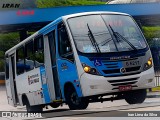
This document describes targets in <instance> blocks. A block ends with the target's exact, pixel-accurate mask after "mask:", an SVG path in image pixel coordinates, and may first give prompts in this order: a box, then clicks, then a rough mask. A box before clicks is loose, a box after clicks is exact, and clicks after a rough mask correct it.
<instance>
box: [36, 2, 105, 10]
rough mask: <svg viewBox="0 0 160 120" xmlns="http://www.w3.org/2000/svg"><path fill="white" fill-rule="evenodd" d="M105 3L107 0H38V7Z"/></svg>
mask: <svg viewBox="0 0 160 120" xmlns="http://www.w3.org/2000/svg"><path fill="white" fill-rule="evenodd" d="M105 3H106V2H100V1H96V0H37V6H38V8H49V7H56V6H76V5H100V4H105Z"/></svg>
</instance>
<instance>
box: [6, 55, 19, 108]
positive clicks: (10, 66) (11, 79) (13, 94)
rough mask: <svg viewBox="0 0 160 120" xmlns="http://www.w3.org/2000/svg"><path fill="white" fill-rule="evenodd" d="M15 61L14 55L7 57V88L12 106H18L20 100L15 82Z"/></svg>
mask: <svg viewBox="0 0 160 120" xmlns="http://www.w3.org/2000/svg"><path fill="white" fill-rule="evenodd" d="M15 82H16V81H15V61H14V55H12V56H9V57H8V58H6V89H7V99H8V103H9V104H10V105H12V106H16V103H17V102H18V97H17V91H16V90H17V89H16V83H15Z"/></svg>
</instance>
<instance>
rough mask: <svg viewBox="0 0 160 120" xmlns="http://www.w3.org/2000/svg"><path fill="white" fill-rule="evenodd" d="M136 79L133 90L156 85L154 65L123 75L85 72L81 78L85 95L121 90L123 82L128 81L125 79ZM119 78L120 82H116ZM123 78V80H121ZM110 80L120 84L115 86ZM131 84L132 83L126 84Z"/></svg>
mask: <svg viewBox="0 0 160 120" xmlns="http://www.w3.org/2000/svg"><path fill="white" fill-rule="evenodd" d="M132 79H133V80H134V79H136V80H135V81H136V83H134V84H131V86H132V90H136V89H147V88H152V87H154V86H155V80H154V70H153V67H152V68H150V69H148V70H146V71H144V72H141V73H140V74H136V75H130V76H123V77H104V76H96V75H91V74H87V73H83V74H82V76H81V78H80V84H81V88H82V93H83V96H84V97H85V96H92V95H100V94H106V93H113V92H120V90H119V89H118V88H119V86H121V83H126V82H127V81H124V80H132ZM116 80H118V82H116ZM120 80H122V81H123V82H120ZM109 81H115V83H116V84H117V83H118V86H113V85H112V83H110V82H109ZM127 85H130V84H126V86H127Z"/></svg>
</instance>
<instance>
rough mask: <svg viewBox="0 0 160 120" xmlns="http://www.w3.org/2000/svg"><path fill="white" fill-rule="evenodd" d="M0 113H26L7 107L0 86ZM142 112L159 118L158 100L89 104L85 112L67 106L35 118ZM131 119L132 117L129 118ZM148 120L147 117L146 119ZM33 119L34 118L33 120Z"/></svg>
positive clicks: (76, 119)
mask: <svg viewBox="0 0 160 120" xmlns="http://www.w3.org/2000/svg"><path fill="white" fill-rule="evenodd" d="M0 111H18V112H20V111H22V112H23V111H26V109H25V107H23V106H22V107H21V106H20V107H16V108H15V107H12V106H10V105H8V103H7V98H6V91H5V87H2V86H0ZM142 111H146V112H147V111H148V114H151V116H149V118H153V117H155V118H156V119H157V116H156V114H157V115H158V116H159V117H160V112H159V111H160V98H147V99H146V100H145V102H144V103H142V104H135V105H128V104H127V103H126V102H125V100H117V101H113V102H110V101H107V102H104V103H90V104H89V106H88V108H87V109H86V110H74V111H71V110H69V108H68V106H67V105H64V106H63V107H59V108H56V109H53V108H51V107H49V109H44V112H43V113H42V118H41V117H40V118H36V119H40V120H46V119H47V120H51V119H60V120H62V119H65V120H81V119H82V120H83V119H84V120H85V119H87V120H88V118H91V117H103V118H104V117H107V118H108V117H116V118H122V117H128V116H129V115H130V114H132V113H133V112H134V114H135V113H141V112H142ZM142 114H143V113H142ZM130 117H132V116H130ZM147 118H148V117H147ZM1 119H2V120H5V119H6V120H7V119H8V118H0V120H1ZM10 119H12V120H14V119H15V120H21V119H33V118H10ZM34 119H35V118H34ZM144 120H147V119H144Z"/></svg>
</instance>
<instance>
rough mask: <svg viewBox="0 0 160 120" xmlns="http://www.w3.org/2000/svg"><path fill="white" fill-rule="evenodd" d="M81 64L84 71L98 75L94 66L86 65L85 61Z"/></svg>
mask: <svg viewBox="0 0 160 120" xmlns="http://www.w3.org/2000/svg"><path fill="white" fill-rule="evenodd" d="M82 66H83V70H84V71H85V72H86V73H89V74H92V75H100V74H99V72H98V71H97V70H96V69H95V68H92V67H90V66H89V65H86V64H85V63H82Z"/></svg>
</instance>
